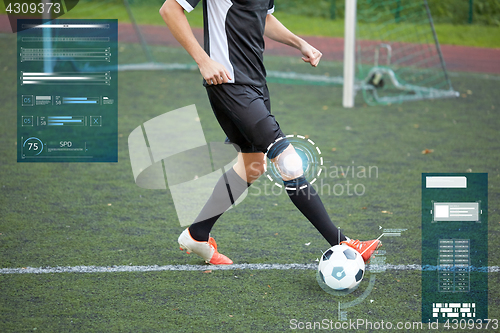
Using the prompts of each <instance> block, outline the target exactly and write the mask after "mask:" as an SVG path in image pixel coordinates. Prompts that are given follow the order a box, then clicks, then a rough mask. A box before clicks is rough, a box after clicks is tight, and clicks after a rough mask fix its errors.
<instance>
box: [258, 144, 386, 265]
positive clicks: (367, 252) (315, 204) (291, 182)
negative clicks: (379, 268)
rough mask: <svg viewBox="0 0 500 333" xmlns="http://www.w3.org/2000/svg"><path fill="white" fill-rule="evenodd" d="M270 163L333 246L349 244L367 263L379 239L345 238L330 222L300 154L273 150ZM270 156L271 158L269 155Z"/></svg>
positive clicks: (291, 147)
mask: <svg viewBox="0 0 500 333" xmlns="http://www.w3.org/2000/svg"><path fill="white" fill-rule="evenodd" d="M281 141H283V140H280V142H277V144H278V143H279V145H280V146H281V149H283V148H284V147H285V146H286V142H284V143H281ZM268 154H270V157H271V161H272V162H273V163H274V164H275V166H276V168H277V169H278V170H279V171H280V174H281V177H282V179H283V182H284V185H285V189H286V192H287V194H288V195H289V197H290V199H291V200H292V202H293V203H294V204H295V206H296V207H297V208H298V209H299V210H300V211H301V213H302V214H303V215H304V216H305V217H306V218H307V219H308V220H309V221H310V222H311V223H312V224H313V225H314V226H315V227H316V229H317V230H318V231H319V232H320V233H321V235H322V236H323V237H324V238H325V239H326V240H327V241H328V242H329V243H330V245H332V246H333V245H337V244H339V243H342V244H346V245H348V246H350V247H352V248H354V249H356V250H357V251H358V252H359V253H361V256H362V257H363V259H364V261H365V262H368V261H369V259H370V257H371V256H372V254H373V252H374V251H375V250H377V249H378V248H379V247H380V246H381V245H382V243H381V242H380V241H379V240H371V241H364V242H361V241H359V240H353V239H349V238H347V237H345V236H344V235H343V234H342V233H341V232H340V231H339V230H338V229H337V228H336V227H335V226H334V224H333V223H332V222H331V220H330V217H329V216H328V213H327V212H326V210H325V207H324V205H323V203H322V202H321V199H320V197H319V195H318V193H317V192H316V191H315V189H314V188H313V187H312V186H311V184H309V182H308V181H307V180H306V179H305V177H304V175H303V166H302V160H301V158H300V156H299V155H298V154H297V152H296V151H295V149H294V148H293V146H292V145H291V144H289V145H288V146H286V148H285V149H284V150H283V151H281V152H280V151H279V150H276V149H273V147H271V149H270V152H269V153H268ZM268 156H269V155H268Z"/></svg>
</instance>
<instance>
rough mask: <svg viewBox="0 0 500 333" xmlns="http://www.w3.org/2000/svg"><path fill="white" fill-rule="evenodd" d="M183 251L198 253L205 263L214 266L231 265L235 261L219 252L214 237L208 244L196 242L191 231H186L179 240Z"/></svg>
mask: <svg viewBox="0 0 500 333" xmlns="http://www.w3.org/2000/svg"><path fill="white" fill-rule="evenodd" d="M178 242H179V246H180V249H181V250H183V251H184V250H186V253H188V254H189V253H191V252H192V253H196V254H197V255H199V256H200V257H202V258H203V259H205V262H206V263H208V264H212V265H231V264H232V263H233V261H232V260H231V259H229V258H228V257H226V256H225V255H223V254H220V253H219V252H218V251H217V243H216V242H215V239H213V237H210V238H209V239H208V242H200V241H197V240H194V239H193V237H191V234H190V233H189V229H186V230H184V231H183V232H182V233H181V235H180V236H179V239H178Z"/></svg>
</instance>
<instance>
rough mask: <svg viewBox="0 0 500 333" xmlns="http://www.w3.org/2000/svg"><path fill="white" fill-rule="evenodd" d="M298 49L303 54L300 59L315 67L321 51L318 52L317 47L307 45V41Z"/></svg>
mask: <svg viewBox="0 0 500 333" xmlns="http://www.w3.org/2000/svg"><path fill="white" fill-rule="evenodd" d="M300 51H301V52H302V54H303V57H302V60H304V61H305V62H308V63H310V64H311V66H313V67H316V66H318V64H319V61H320V59H321V56H322V55H323V53H321V52H319V51H318V50H317V49H315V48H314V47H312V46H311V45H309V44H308V43H305V44H304V45H303V46H302V47H301V48H300Z"/></svg>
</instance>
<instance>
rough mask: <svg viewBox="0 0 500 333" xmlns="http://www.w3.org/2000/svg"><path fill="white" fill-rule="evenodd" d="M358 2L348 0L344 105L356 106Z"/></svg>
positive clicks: (345, 37) (346, 3)
mask: <svg viewBox="0 0 500 333" xmlns="http://www.w3.org/2000/svg"><path fill="white" fill-rule="evenodd" d="M356 4H357V0H346V2H345V20H344V27H345V28H344V31H345V32H344V85H343V94H342V105H343V106H344V107H345V108H352V107H353V106H354V95H355V94H356V91H355V90H354V80H355V62H356Z"/></svg>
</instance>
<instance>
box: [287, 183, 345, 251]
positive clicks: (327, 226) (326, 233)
mask: <svg viewBox="0 0 500 333" xmlns="http://www.w3.org/2000/svg"><path fill="white" fill-rule="evenodd" d="M284 184H285V188H286V193H287V194H288V196H289V197H290V199H291V200H292V202H293V203H294V205H295V206H296V207H297V208H298V209H299V210H300V212H301V213H302V214H304V216H305V217H306V218H307V219H308V220H309V221H310V222H311V223H312V224H313V225H314V227H315V228H316V229H317V230H318V231H319V232H320V233H321V235H322V236H323V237H324V238H325V239H326V241H327V242H328V243H330V245H331V246H334V245H337V244H339V242H342V241H345V240H346V237H345V236H344V235H343V234H342V232H341V231H340V230H339V229H337V227H336V226H335V225H334V224H333V222H332V220H331V219H330V217H329V216H328V213H327V212H326V209H325V206H324V205H323V202H322V201H321V199H320V197H319V195H318V193H317V192H316V190H315V189H314V188H313V187H312V186H311V184H309V182H308V181H307V180H306V179H305V178H304V176H300V177H299V178H296V179H293V180H288V181H284ZM301 187H302V189H300V188H301Z"/></svg>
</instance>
